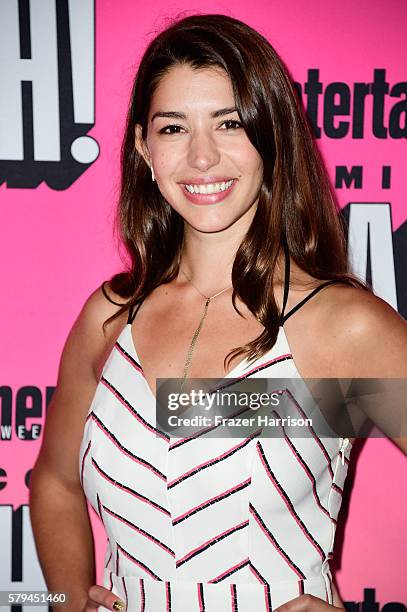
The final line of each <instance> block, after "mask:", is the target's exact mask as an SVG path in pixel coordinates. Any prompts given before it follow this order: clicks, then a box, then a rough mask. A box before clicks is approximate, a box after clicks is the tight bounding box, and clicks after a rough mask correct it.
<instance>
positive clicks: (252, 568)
mask: <svg viewBox="0 0 407 612" xmlns="http://www.w3.org/2000/svg"><path fill="white" fill-rule="evenodd" d="M249 569H250V571H251V573H252V574H253V575H254V576H256V578H257V580H258V581H259V582H260V584H262V585H264V580H263V579H262V578H261V576H260V574H259V572H258V571H257V570H256V568H255V567H254V566H253V565H252V564H251V563H250V565H249Z"/></svg>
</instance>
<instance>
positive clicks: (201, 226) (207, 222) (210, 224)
mask: <svg viewBox="0 0 407 612" xmlns="http://www.w3.org/2000/svg"><path fill="white" fill-rule="evenodd" d="M200 217H201V218H200V219H197V217H191V216H190V215H188V216H184V217H183V218H184V221H185V222H186V223H187V224H188V225H189V226H190V227H191V228H193V229H194V230H196V231H197V232H203V233H207V234H210V233H216V232H222V231H223V230H226V229H227V228H228V227H230V226H231V225H233V223H235V222H236V221H237V220H238V218H239V217H232V218H230V216H228V218H222V219H220V218H219V217H218V218H215V219H214V218H212V219H211V218H210V216H209V215H207V216H206V218H204V217H205V215H204V214H202V215H200Z"/></svg>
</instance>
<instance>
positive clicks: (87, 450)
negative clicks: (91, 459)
mask: <svg viewBox="0 0 407 612" xmlns="http://www.w3.org/2000/svg"><path fill="white" fill-rule="evenodd" d="M91 442H92V440H89V444H88V448H87V449H86V451H85V454H84V455H83V458H82V469H81V485H82V487H83V468H84V466H85V459H86V457H87V455H88V453H89V450H90V445H91Z"/></svg>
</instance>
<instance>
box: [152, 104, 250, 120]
mask: <svg viewBox="0 0 407 612" xmlns="http://www.w3.org/2000/svg"><path fill="white" fill-rule="evenodd" d="M234 112H238V110H237V108H236V107H234V106H232V107H230V108H220V109H219V110H216V111H213V113H211V118H212V119H217V118H218V117H223V116H224V115H230V113H234ZM156 117H167V118H170V119H186V118H187V116H186V114H185V113H179V112H178V111H157V112H156V113H154V115H153V116H152V117H151V122H153V121H154V119H155V118H156Z"/></svg>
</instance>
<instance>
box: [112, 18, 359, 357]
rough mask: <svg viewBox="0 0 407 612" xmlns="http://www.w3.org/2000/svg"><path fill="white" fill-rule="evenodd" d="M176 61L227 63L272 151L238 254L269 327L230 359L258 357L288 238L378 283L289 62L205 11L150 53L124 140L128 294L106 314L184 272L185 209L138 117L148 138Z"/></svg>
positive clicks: (266, 343)
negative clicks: (145, 148)
mask: <svg viewBox="0 0 407 612" xmlns="http://www.w3.org/2000/svg"><path fill="white" fill-rule="evenodd" d="M176 65H189V66H191V67H192V68H193V69H199V68H204V67H214V68H221V69H223V70H224V71H225V72H226V73H227V75H228V76H229V78H230V80H231V83H232V88H233V92H234V96H235V104H236V107H237V109H238V113H239V116H240V120H241V122H242V125H243V128H244V130H245V132H246V134H247V136H248V138H249V140H250V142H251V143H252V145H253V146H254V147H255V148H256V149H257V151H258V153H259V154H260V156H261V158H262V160H263V167H264V173H263V183H262V185H261V188H260V193H259V201H258V206H257V210H256V213H255V215H254V218H253V221H252V223H251V226H250V228H249V230H248V231H247V234H246V236H245V237H244V239H243V241H242V243H241V244H240V247H239V249H238V251H237V253H236V257H235V260H234V264H233V269H232V283H233V294H232V301H233V306H234V308H235V310H236V311H237V312H239V311H238V309H237V307H236V301H235V300H236V296H238V297H239V298H240V299H241V300H242V301H243V302H244V303H245V304H246V305H247V307H248V308H249V310H250V311H251V312H252V313H253V315H254V316H255V317H256V318H257V319H258V320H259V321H260V322H261V323H262V325H263V326H264V330H263V332H262V333H261V335H260V336H258V337H257V338H256V339H254V340H253V341H251V342H249V343H247V344H245V345H244V346H243V347H237V348H234V349H233V350H232V351H231V352H229V353H228V355H227V356H226V357H225V361H224V364H225V363H226V359H228V358H229V359H231V358H232V357H233V356H235V355H236V356H237V355H239V354H241V353H246V354H247V356H248V359H256V358H258V357H261V356H262V355H263V354H264V353H265V352H266V351H268V350H269V349H271V348H272V346H273V345H274V343H275V341H276V338H277V334H278V328H279V324H280V318H279V314H280V313H279V311H278V306H277V303H276V301H275V298H274V292H273V283H272V279H273V275H274V269H275V266H276V262H277V259H278V254H279V252H280V247H281V246H282V244H283V243H284V242H285V245H286V247H287V248H288V252H289V253H290V256H291V257H292V258H293V260H294V261H295V263H296V264H297V265H298V266H299V267H300V268H301V269H302V270H304V271H305V272H307V273H308V274H309V275H310V276H312V277H314V278H315V279H319V280H328V279H341V280H342V281H343V282H346V283H349V284H350V285H352V286H355V287H356V286H357V287H360V288H363V289H365V290H370V288H369V287H368V286H367V284H366V283H364V282H362V281H361V280H359V279H358V278H357V277H356V276H354V275H353V274H351V272H350V270H349V267H348V259H347V253H346V238H345V228H344V225H343V221H342V218H341V216H340V215H339V209H338V206H337V203H336V200H335V196H334V193H333V189H332V187H331V184H330V181H329V178H328V174H327V171H326V169H325V166H324V163H323V161H322V158H321V156H320V154H319V152H318V149H317V147H316V144H315V140H314V138H313V134H312V130H311V127H310V124H309V122H308V120H307V117H306V115H305V112H304V110H303V107H302V104H301V101H300V99H299V97H298V95H297V92H296V90H295V88H294V86H293V83H292V80H291V78H290V76H289V72H288V70H287V68H286V67H285V66H284V64H283V62H282V60H281V59H280V57H279V56H278V54H277V53H276V51H275V50H274V48H273V47H272V46H271V44H270V43H269V42H268V41H267V40H266V39H265V38H264V37H263V36H262V35H261V34H260V33H258V32H257V31H256V30H254V29H252V28H251V27H249V26H248V25H246V24H245V23H243V22H241V21H239V20H237V19H234V18H232V17H229V16H226V15H220V14H198V15H191V16H188V17H184V18H182V19H179V20H177V21H175V22H173V23H172V24H171V25H170V26H169V27H167V28H166V29H165V30H164V31H162V32H161V33H159V34H158V35H157V36H156V38H154V40H152V42H151V43H150V44H149V46H148V48H147V49H146V51H145V53H144V55H143V57H142V59H141V62H140V65H139V68H138V71H137V74H136V77H135V80H134V84H133V88H132V93H131V98H130V104H129V108H128V113H127V121H126V126H125V133H124V139H123V143H122V148H121V188H120V197H119V206H118V215H117V223H118V227H119V232H120V236H121V239H122V241H123V243H124V245H125V248H126V252H127V254H128V255H129V265H128V269H127V270H126V271H125V272H121V273H119V274H116V275H115V276H113V278H112V279H111V280H110V286H111V288H112V290H113V291H114V292H115V293H117V294H118V295H120V296H121V297H123V298H126V299H127V302H126V303H125V304H124V305H122V308H121V309H120V310H118V311H117V312H116V313H115V314H114V315H113V316H112V317H110V318H109V319H107V321H106V322H105V323H107V322H109V321H110V320H113V319H114V318H116V317H117V316H119V315H120V314H121V313H122V312H124V311H125V310H126V309H128V308H129V307H131V306H133V305H134V304H136V303H138V302H140V301H142V300H143V299H144V298H145V297H146V296H147V295H148V294H149V293H150V292H151V291H153V290H154V289H155V288H156V287H158V286H159V285H161V284H163V283H168V282H170V281H171V280H173V279H174V278H176V276H177V274H178V269H179V257H180V253H181V249H182V244H183V235H184V229H183V219H182V218H181V217H180V215H179V214H178V213H177V212H176V211H175V210H174V209H173V208H172V207H171V206H170V205H169V204H168V202H167V201H166V200H165V199H164V197H163V196H162V195H161V193H160V191H159V189H158V187H157V183H154V182H152V181H151V176H150V169H149V167H148V165H147V164H146V163H145V161H144V159H143V158H142V157H141V156H140V155H139V153H138V152H137V150H136V149H135V144H134V126H135V124H136V123H139V124H140V125H141V126H142V137H143V139H146V136H147V119H148V113H149V108H150V103H151V99H152V96H153V94H154V91H155V90H156V88H157V85H158V84H159V82H160V79H162V78H163V77H164V76H165V75H166V74H167V73H168V71H169V70H170V69H171V68H172V67H173V66H176ZM239 314H240V313H239Z"/></svg>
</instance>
